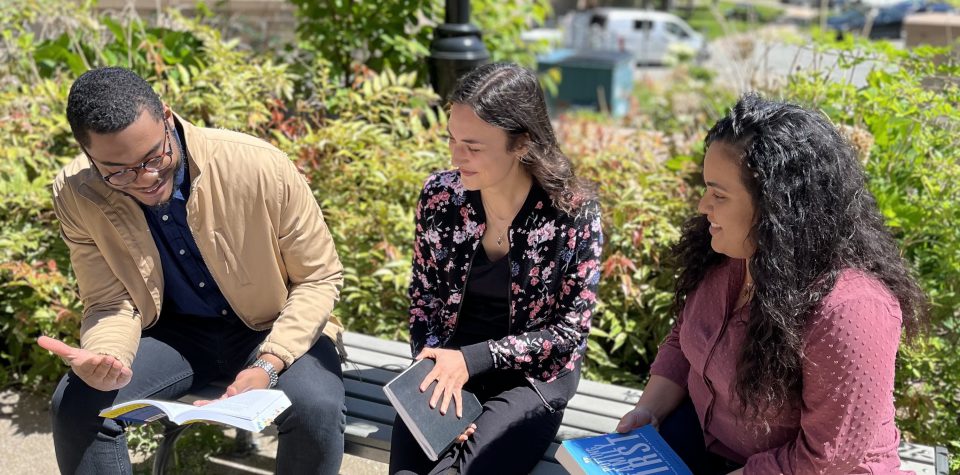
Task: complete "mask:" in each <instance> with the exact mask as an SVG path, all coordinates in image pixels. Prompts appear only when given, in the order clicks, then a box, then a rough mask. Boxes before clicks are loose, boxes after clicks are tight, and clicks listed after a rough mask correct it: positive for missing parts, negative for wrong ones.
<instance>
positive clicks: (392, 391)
mask: <svg viewBox="0 0 960 475" xmlns="http://www.w3.org/2000/svg"><path fill="white" fill-rule="evenodd" d="M433 365H434V361H433V360H432V359H429V358H424V359H422V360H420V361H418V362H416V363H414V364H413V365H412V366H410V367H409V368H407V369H406V370H405V371H404V372H402V373H400V374H399V375H398V376H397V377H396V378H393V379H392V380H391V381H390V382H389V383H387V385H386V386H384V387H383V392H384V393H386V394H387V399H389V400H390V404H393V408H394V409H396V410H397V414H399V415H400V418H401V419H403V422H404V423H406V424H407V428H408V429H410V433H411V434H413V437H414V438H415V439H417V442H418V443H419V444H420V447H421V448H423V452H424V453H425V454H427V457H430V460H433V461H436V460H437V459H438V458H440V455H441V454H443V453H444V452H446V451H447V449H449V448H450V446H451V445H453V443H454V442H455V441H456V439H457V436H459V435H460V434H462V433H463V431H464V430H466V428H467V426H469V425H470V423H472V422H473V421H475V420H476V419H477V418H478V417H480V413H481V412H482V411H483V407H482V406H481V405H480V401H479V400H477V396H475V395H474V394H473V393H471V392H469V391H466V390H463V393H462V395H463V417H462V418H458V417H457V409H456V403H455V402H454V401H453V399H451V400H450V406H449V407H447V413H446V415H441V414H440V404H441V403H442V402H443V399H442V398H441V399H440V401H438V402H437V407H436V408H434V409H430V397H431V396H433V388H434V387H436V385H437V382H436V381H434V382H432V383H430V387H429V388H427V390H426V391H424V392H420V383H421V382H423V378H426V377H427V374H428V373H430V371H431V370H433Z"/></svg>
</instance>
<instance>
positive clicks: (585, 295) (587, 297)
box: [580, 289, 596, 301]
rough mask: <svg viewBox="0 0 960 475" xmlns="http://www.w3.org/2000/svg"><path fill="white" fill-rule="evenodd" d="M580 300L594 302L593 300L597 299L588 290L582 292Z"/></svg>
mask: <svg viewBox="0 0 960 475" xmlns="http://www.w3.org/2000/svg"><path fill="white" fill-rule="evenodd" d="M580 298H582V299H584V300H587V301H593V299H595V298H596V295H595V294H594V293H593V292H591V291H589V290H587V289H583V290H581V291H580Z"/></svg>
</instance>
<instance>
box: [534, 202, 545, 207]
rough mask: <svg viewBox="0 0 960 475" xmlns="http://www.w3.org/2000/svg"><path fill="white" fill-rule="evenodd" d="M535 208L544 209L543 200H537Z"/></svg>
mask: <svg viewBox="0 0 960 475" xmlns="http://www.w3.org/2000/svg"><path fill="white" fill-rule="evenodd" d="M533 208H534V209H543V201H537V205H536V206H534V207H533Z"/></svg>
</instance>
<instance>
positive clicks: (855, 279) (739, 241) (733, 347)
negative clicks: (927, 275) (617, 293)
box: [617, 94, 926, 474]
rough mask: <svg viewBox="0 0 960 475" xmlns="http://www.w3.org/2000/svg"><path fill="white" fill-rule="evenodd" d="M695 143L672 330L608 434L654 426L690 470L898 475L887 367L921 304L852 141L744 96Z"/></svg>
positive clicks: (799, 113)
mask: <svg viewBox="0 0 960 475" xmlns="http://www.w3.org/2000/svg"><path fill="white" fill-rule="evenodd" d="M706 147H707V152H706V156H705V157H704V163H703V179H704V182H705V184H706V192H705V193H704V195H703V197H702V198H701V200H700V203H699V206H698V211H699V215H698V216H697V217H695V218H693V219H691V220H690V221H688V222H687V224H686V225H685V228H684V232H683V236H682V238H681V240H680V242H679V243H678V245H677V246H676V248H675V253H676V257H677V259H678V262H679V265H680V275H679V278H678V281H677V288H676V304H677V308H678V309H679V316H678V319H677V323H676V325H675V326H674V328H673V331H672V332H671V333H670V334H669V335H668V336H667V338H666V340H665V341H664V343H663V344H662V345H661V346H660V350H659V353H658V354H657V357H656V360H655V361H654V363H653V366H652V367H651V370H650V373H651V377H650V381H649V383H648V384H647V386H646V388H645V390H644V392H643V395H642V396H641V398H640V401H639V402H638V403H637V405H636V408H635V409H633V410H632V411H630V412H628V413H627V414H625V415H624V416H623V418H622V419H621V421H620V425H619V426H618V428H617V429H618V430H619V431H621V432H625V431H627V430H630V429H632V428H635V427H638V426H640V425H644V424H647V423H652V424H654V425H655V426H659V428H660V433H661V435H663V436H664V438H665V439H666V440H667V441H668V443H670V445H671V446H672V447H673V448H674V449H675V450H676V451H677V452H678V454H679V455H680V456H681V458H683V459H684V461H685V462H686V463H687V464H688V465H689V466H690V468H691V469H692V470H693V472H694V473H698V474H699V473H707V474H713V473H745V474H778V473H781V474H808V473H809V474H814V473H824V474H847V473H873V474H880V473H884V474H886V473H902V472H901V471H900V459H899V457H898V455H897V446H898V444H899V439H900V433H899V431H898V430H897V427H896V423H895V421H894V414H895V409H894V406H893V384H894V366H895V365H894V363H895V360H896V354H897V346H898V345H899V343H900V336H901V328H906V329H907V330H912V329H914V328H915V327H916V326H917V323H918V322H919V320H920V319H922V318H923V316H924V315H925V309H926V299H925V297H924V295H923V293H922V291H921V290H920V288H919V286H918V285H917V283H916V282H915V280H914V279H913V278H912V277H911V272H910V271H909V270H908V269H907V267H906V264H905V263H904V261H903V259H901V257H900V254H899V251H898V250H897V247H896V244H895V242H894V239H893V237H892V236H891V234H890V232H889V230H888V229H887V228H886V226H885V225H884V223H883V219H882V217H881V215H880V213H879V211H878V209H877V204H876V202H875V200H874V198H873V195H872V194H871V193H870V192H869V191H868V190H867V189H866V186H865V181H866V178H865V175H864V172H863V168H862V166H861V164H860V162H859V161H858V160H857V157H856V154H855V152H854V150H853V149H852V147H851V145H850V144H849V143H848V142H847V141H846V140H845V139H844V138H843V137H842V136H841V135H840V134H839V133H838V131H837V129H836V128H835V127H834V126H833V125H832V124H831V123H830V121H829V120H828V119H827V118H826V117H825V116H823V115H822V114H820V113H818V112H813V111H809V110H805V109H802V108H800V107H798V106H795V105H791V104H785V103H780V102H773V101H767V100H764V99H762V98H760V97H759V96H757V95H754V94H747V95H745V96H743V97H742V98H741V99H740V100H739V101H738V102H737V104H736V105H735V106H734V108H733V109H732V110H731V111H730V113H729V114H728V115H727V116H726V117H724V118H723V119H721V120H720V121H719V122H717V123H716V125H714V126H713V128H712V129H711V130H710V132H709V133H708V134H707V138H706ZM908 333H910V332H908Z"/></svg>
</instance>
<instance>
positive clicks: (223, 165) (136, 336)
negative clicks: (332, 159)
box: [53, 119, 343, 367]
mask: <svg viewBox="0 0 960 475" xmlns="http://www.w3.org/2000/svg"><path fill="white" fill-rule="evenodd" d="M178 122H179V124H181V125H182V126H183V130H184V136H185V137H186V144H185V145H186V148H187V155H188V164H189V170H190V180H191V184H190V189H191V191H190V197H189V199H188V200H187V222H188V225H189V226H190V230H191V231H192V233H193V236H194V239H196V243H197V247H198V248H199V249H200V255H201V256H202V257H203V261H204V263H206V265H207V267H208V268H209V270H210V274H211V275H212V276H213V278H214V280H215V281H216V283H217V285H218V286H219V288H220V290H221V292H223V295H224V297H225V298H226V299H227V301H228V302H229V303H230V306H231V307H232V308H233V310H234V311H235V312H236V313H237V315H239V316H240V318H241V319H242V320H243V321H244V323H246V324H247V326H249V327H250V328H253V329H255V330H266V329H269V328H271V327H272V331H271V332H270V333H269V335H268V336H267V338H266V340H265V341H264V343H263V346H262V347H261V351H263V352H267V353H272V354H274V355H277V356H278V357H279V358H281V359H282V360H283V361H284V362H285V363H286V364H287V365H288V366H289V365H290V364H291V363H293V361H294V360H296V359H297V358H299V357H300V356H301V355H303V354H304V353H305V352H306V351H307V350H308V349H310V347H311V346H313V344H314V343H315V342H316V341H317V340H318V338H319V337H320V334H321V333H323V334H326V335H327V336H328V337H330V338H331V339H332V340H333V341H334V343H336V344H337V346H338V348H341V349H342V346H341V345H340V343H339V342H340V333H341V331H342V329H343V327H342V326H341V324H340V322H339V320H337V318H336V317H335V316H333V315H331V313H330V312H331V311H332V310H333V306H334V304H335V303H336V301H337V300H338V298H339V293H340V288H341V286H342V284H343V268H342V266H341V265H340V260H339V258H338V257H337V252H336V249H335V248H334V244H333V240H332V239H331V236H330V232H329V231H328V229H327V226H326V224H325V223H324V221H323V216H322V214H321V212H320V207H319V205H317V202H316V200H315V199H314V197H313V194H312V193H311V191H310V188H309V187H308V186H307V182H306V180H305V179H304V177H303V176H302V175H301V174H300V173H299V172H298V171H297V169H296V167H295V166H294V164H293V163H292V162H291V161H290V160H289V158H287V156H286V155H285V154H284V153H283V152H281V151H280V150H278V149H276V148H275V147H273V146H271V145H270V144H268V143H266V142H264V141H262V140H259V139H256V138H253V137H250V136H248V135H244V134H241V133H237V132H230V131H225V130H214V129H206V128H200V127H195V126H193V125H191V124H189V123H187V122H185V121H183V120H182V119H181V120H178ZM53 203H54V209H55V211H56V213H57V217H58V218H59V219H60V229H61V235H62V236H63V239H64V241H66V243H67V245H68V246H69V248H70V261H71V263H72V264H73V270H74V273H75V274H76V276H77V282H78V284H79V287H80V297H81V299H82V300H83V323H82V325H81V329H80V334H81V346H82V347H83V348H85V349H87V350H90V351H93V352H96V353H102V354H109V355H113V356H114V357H116V358H119V359H120V361H122V362H123V363H124V364H125V365H127V367H129V366H130V363H131V362H132V361H133V358H134V356H135V355H136V352H137V347H138V345H139V342H140V332H141V330H143V329H145V328H149V327H150V326H152V325H154V324H156V322H157V320H158V316H159V314H160V310H161V309H162V308H163V272H162V271H161V269H160V255H159V253H158V251H157V247H156V245H155V244H154V241H153V237H152V236H151V235H150V229H149V228H148V226H147V221H146V218H144V216H143V211H142V210H141V209H140V207H139V205H138V204H137V202H136V201H135V200H134V199H133V198H130V197H129V196H127V195H125V194H124V193H121V192H119V191H117V190H115V189H113V188H111V187H109V186H107V184H106V183H104V181H103V179H102V178H101V177H100V176H99V174H98V173H97V171H96V169H91V165H90V163H89V161H88V160H87V158H86V157H85V156H80V157H77V158H76V159H75V160H73V161H72V162H71V163H70V164H68V165H67V166H66V167H64V169H63V170H62V171H61V172H60V174H59V175H58V176H57V178H56V180H55V182H54V185H53Z"/></svg>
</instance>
